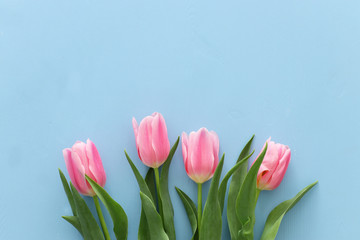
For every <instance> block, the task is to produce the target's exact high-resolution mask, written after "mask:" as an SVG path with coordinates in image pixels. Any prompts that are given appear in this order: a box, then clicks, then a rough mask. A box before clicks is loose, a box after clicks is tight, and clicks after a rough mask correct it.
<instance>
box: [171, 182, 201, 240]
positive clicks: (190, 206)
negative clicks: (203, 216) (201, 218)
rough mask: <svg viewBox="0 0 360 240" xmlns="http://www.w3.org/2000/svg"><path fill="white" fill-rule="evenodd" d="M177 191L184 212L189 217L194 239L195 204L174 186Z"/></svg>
mask: <svg viewBox="0 0 360 240" xmlns="http://www.w3.org/2000/svg"><path fill="white" fill-rule="evenodd" d="M175 189H176V191H177V193H178V194H179V197H180V199H181V201H182V203H183V205H184V208H185V211H186V214H187V216H188V218H189V222H190V226H191V230H192V238H191V239H196V237H195V236H196V233H197V215H196V214H197V211H196V205H195V203H194V202H193V201H192V200H191V198H190V197H189V196H188V195H186V193H184V192H183V191H181V190H180V189H179V188H177V187H175Z"/></svg>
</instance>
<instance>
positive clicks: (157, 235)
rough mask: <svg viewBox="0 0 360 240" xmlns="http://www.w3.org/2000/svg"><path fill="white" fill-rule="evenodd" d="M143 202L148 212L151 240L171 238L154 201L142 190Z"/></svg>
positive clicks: (167, 239)
mask: <svg viewBox="0 0 360 240" xmlns="http://www.w3.org/2000/svg"><path fill="white" fill-rule="evenodd" d="M140 198H141V203H142V206H143V209H144V212H145V214H146V219H147V223H148V224H149V230H150V239H151V240H169V238H168V236H167V235H166V233H165V231H164V228H163V224H162V220H161V217H160V215H159V213H158V212H157V211H156V208H155V205H154V203H153V202H152V201H151V199H150V198H149V197H148V196H147V195H146V194H144V193H142V192H140Z"/></svg>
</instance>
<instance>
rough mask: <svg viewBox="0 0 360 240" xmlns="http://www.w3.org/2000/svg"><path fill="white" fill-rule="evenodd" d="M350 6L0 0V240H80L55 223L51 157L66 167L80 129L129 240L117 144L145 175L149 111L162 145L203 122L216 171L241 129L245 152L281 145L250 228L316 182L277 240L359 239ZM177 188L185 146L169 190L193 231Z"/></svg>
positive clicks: (179, 225) (128, 202)
mask: <svg viewBox="0 0 360 240" xmlns="http://www.w3.org/2000/svg"><path fill="white" fill-rule="evenodd" d="M359 11H360V1H358V0H349V1H340V0H319V1H310V0H305V1H304V0H302V1H300V0H297V1H290V0H276V1H269V0H266V1H235V0H234V1H221V2H220V1H209V0H207V1H190V0H185V1H137V0H135V1H134V0H131V1H130V0H129V1H111V0H109V1H97V0H89V1H80V0H71V1H70V0H63V1H50V0H39V1H26V0H0V112H1V115H0V162H1V174H0V180H1V186H2V191H1V192H2V193H1V194H0V239H7V240H13V239H21V240H22V239H80V236H79V234H78V233H77V232H76V230H75V229H73V228H72V226H71V225H69V224H68V223H66V222H65V221H64V220H62V219H61V215H68V214H70V213H71V210H70V208H69V205H68V203H67V200H66V197H65V194H64V192H63V189H62V186H61V183H60V180H59V176H58V172H57V168H58V167H59V168H61V169H62V170H63V171H64V172H65V173H66V176H68V174H67V172H66V169H65V164H64V160H63V157H62V152H61V151H62V149H63V148H66V147H69V146H71V145H72V144H73V143H74V142H75V141H76V140H82V141H85V140H86V139H87V138H90V139H92V140H93V141H94V142H95V144H96V145H97V147H98V149H99V152H100V154H101V156H102V159H103V163H104V167H105V170H106V173H107V184H106V189H107V190H108V191H109V193H110V194H111V195H112V196H113V197H114V198H115V199H116V200H118V201H119V202H120V203H121V205H122V206H123V207H124V209H125V210H126V212H127V214H128V217H129V239H131V240H132V239H136V236H137V228H138V221H139V213H140V199H139V196H138V193H139V189H138V186H137V183H136V181H135V178H134V176H133V173H132V172H131V170H130V167H129V166H128V163H127V162H126V160H125V158H124V154H123V150H124V148H126V149H127V150H128V152H129V154H130V156H132V157H133V159H134V160H136V161H135V163H136V165H137V166H138V168H139V169H140V170H141V172H142V173H143V174H145V172H146V168H145V167H144V166H143V165H142V164H141V162H140V161H139V160H138V158H137V155H136V149H135V142H134V135H133V130H132V125H131V118H132V117H133V116H135V117H136V118H137V119H138V120H141V119H142V118H143V117H145V116H146V115H149V114H151V113H152V112H154V111H159V112H161V113H162V114H163V115H164V117H165V119H166V122H167V126H168V132H169V137H170V142H171V144H173V143H174V141H175V139H176V137H177V136H178V135H180V134H181V132H182V131H186V132H189V131H192V130H197V129H198V128H200V127H202V126H205V127H207V128H208V129H211V130H215V131H216V132H217V133H218V135H219V138H220V144H221V153H222V152H226V161H225V166H224V170H225V171H227V170H229V169H230V168H231V166H233V165H234V163H235V160H236V158H237V155H238V154H239V152H240V150H241V148H242V147H243V145H244V144H245V142H246V141H247V140H248V139H249V137H250V136H251V135H252V134H253V133H255V134H256V138H255V141H254V147H255V148H256V150H257V152H256V155H257V153H258V152H259V150H260V148H261V147H262V145H263V143H264V141H265V140H266V139H267V138H268V137H269V136H272V138H273V139H274V140H275V141H278V142H281V143H284V144H287V145H289V146H290V147H291V149H292V159H291V163H290V166H289V169H288V171H287V173H286V176H285V178H284V180H283V182H282V184H281V185H280V187H279V188H278V189H276V190H275V191H272V192H263V193H262V194H261V195H260V200H259V204H258V207H257V209H256V211H257V212H256V216H257V222H256V232H257V233H256V236H255V239H259V236H260V232H261V230H262V228H263V226H264V223H265V220H266V216H267V214H268V213H269V212H270V210H271V209H272V208H273V207H274V206H276V205H277V204H278V203H279V202H281V201H283V200H285V199H288V198H290V197H292V196H293V195H294V194H295V193H297V192H298V191H299V190H300V189H302V188H303V187H304V186H306V185H308V184H309V183H312V182H313V181H314V180H319V185H317V186H316V187H315V188H314V189H313V190H311V192H309V194H308V195H306V196H305V197H304V198H303V199H302V200H301V202H299V204H298V205H297V206H296V207H295V208H294V209H293V210H291V212H289V214H288V215H286V217H285V218H284V221H283V223H282V225H281V227H280V230H279V234H278V237H277V239H279V240H288V239H292V240H303V239H309V240H319V239H328V240H330V239H357V238H358V236H359V235H358V229H359V216H360V208H359V197H360V181H359V177H358V174H359V166H360V157H359V155H360V146H359V145H360V141H359V137H358V136H359V135H360V113H359V104H360V97H359V90H360V83H359V80H360V70H359V63H360V15H359ZM252 160H253V159H252ZM174 186H179V187H180V188H182V189H183V190H184V191H185V192H187V193H188V194H189V195H190V196H191V197H192V198H193V199H196V185H195V184H194V183H193V182H192V181H191V180H190V179H188V177H187V175H186V173H185V170H184V167H183V162H182V155H181V148H179V149H178V151H177V152H176V155H175V158H174V161H173V164H172V166H171V169H170V186H169V187H170V192H171V198H172V200H173V204H174V207H175V224H176V229H177V237H178V239H180V240H182V239H189V238H190V226H189V224H188V222H187V217H186V214H185V211H184V210H183V207H182V204H181V202H180V199H179V197H178V196H177V195H176V193H175V190H174ZM208 187H209V184H208V183H207V184H205V189H204V192H206V191H207V189H208ZM88 202H89V204H91V208H92V210H94V207H93V205H92V204H93V203H92V202H91V201H88ZM106 218H107V221H108V223H109V224H110V219H109V216H108V215H106ZM224 219H225V218H224ZM110 228H111V227H110ZM223 239H229V234H228V231H227V223H226V221H225V222H224V224H223Z"/></svg>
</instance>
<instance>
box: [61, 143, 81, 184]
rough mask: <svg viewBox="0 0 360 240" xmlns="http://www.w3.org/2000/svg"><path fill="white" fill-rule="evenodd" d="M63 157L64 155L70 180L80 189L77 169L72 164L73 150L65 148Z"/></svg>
mask: <svg viewBox="0 0 360 240" xmlns="http://www.w3.org/2000/svg"><path fill="white" fill-rule="evenodd" d="M63 155H64V159H65V165H66V169H67V171H68V173H69V176H70V180H71V181H72V183H73V185H74V186H75V187H76V188H77V189H78V185H77V183H76V178H75V169H74V166H73V163H72V162H73V160H72V158H71V149H70V148H65V149H64V150H63Z"/></svg>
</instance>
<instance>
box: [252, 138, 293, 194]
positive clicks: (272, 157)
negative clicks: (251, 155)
mask: <svg viewBox="0 0 360 240" xmlns="http://www.w3.org/2000/svg"><path fill="white" fill-rule="evenodd" d="M266 142H267V143H268V147H267V151H266V154H265V157H264V160H263V162H262V164H261V166H260V169H259V172H258V175H257V188H258V189H259V190H273V189H275V188H277V187H278V186H279V185H280V183H281V181H282V179H283V178H284V175H285V172H286V170H287V167H288V165H289V162H290V157H291V151H290V148H289V147H288V146H285V145H283V144H280V143H275V142H273V141H271V137H270V138H269V139H268V140H267V141H266ZM264 147H265V146H264ZM263 149H264V148H263ZM255 161H256V160H255Z"/></svg>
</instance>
